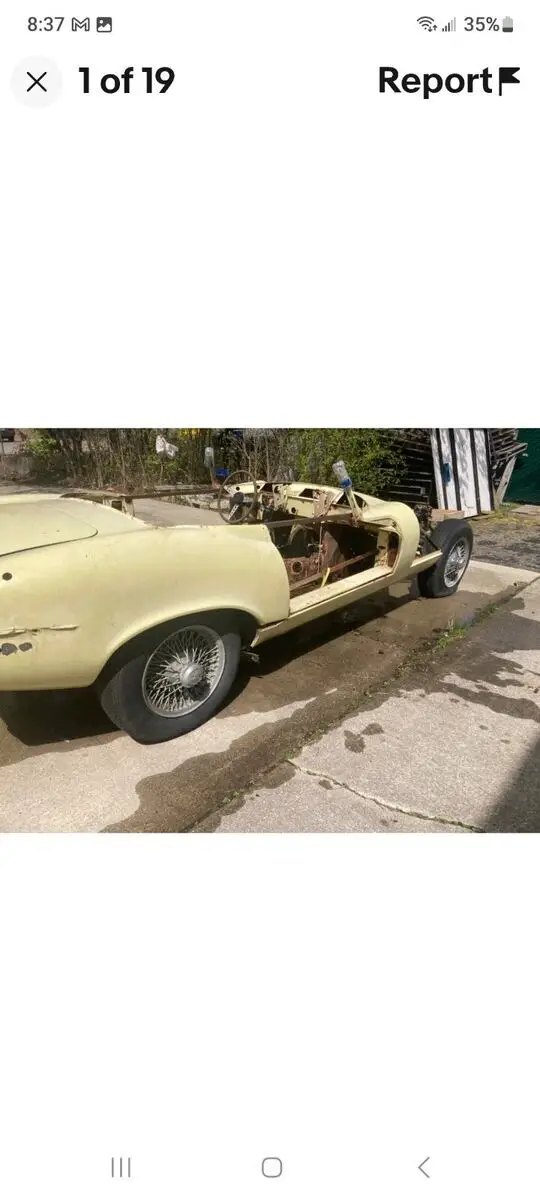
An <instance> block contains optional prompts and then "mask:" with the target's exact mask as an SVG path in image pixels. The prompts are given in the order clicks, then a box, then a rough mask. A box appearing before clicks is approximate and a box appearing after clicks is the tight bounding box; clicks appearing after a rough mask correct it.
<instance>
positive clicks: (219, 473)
mask: <svg viewBox="0 0 540 1200" xmlns="http://www.w3.org/2000/svg"><path fill="white" fill-rule="evenodd" d="M228 474H229V472H228V471H227V468H226V467H216V479H226V478H227V475H228Z"/></svg>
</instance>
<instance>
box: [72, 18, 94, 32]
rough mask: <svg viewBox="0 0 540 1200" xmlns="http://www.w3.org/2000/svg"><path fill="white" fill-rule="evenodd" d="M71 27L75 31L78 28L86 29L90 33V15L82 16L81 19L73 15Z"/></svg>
mask: <svg viewBox="0 0 540 1200" xmlns="http://www.w3.org/2000/svg"><path fill="white" fill-rule="evenodd" d="M71 28H72V30H73V32H74V33H76V31H77V29H84V30H85V31H86V33H90V17H82V18H81V20H79V18H78V17H72V18H71Z"/></svg>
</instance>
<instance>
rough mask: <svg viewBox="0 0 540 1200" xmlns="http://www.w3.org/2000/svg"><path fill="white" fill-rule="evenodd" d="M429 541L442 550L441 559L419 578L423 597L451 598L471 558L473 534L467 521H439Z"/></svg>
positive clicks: (419, 586) (422, 572) (421, 573)
mask: <svg viewBox="0 0 540 1200" xmlns="http://www.w3.org/2000/svg"><path fill="white" fill-rule="evenodd" d="M430 541H431V542H433V543H434V545H435V546H438V547H439V549H440V550H442V555H441V558H440V559H439V560H438V562H436V563H435V564H434V566H433V567H430V568H429V569H428V570H427V571H421V572H420V574H419V576H418V588H419V590H420V592H421V594H422V596H431V597H435V598H436V597H439V596H451V595H452V594H453V593H454V592H457V589H458V587H459V585H460V583H461V580H462V579H463V576H464V574H465V571H466V570H467V567H468V565H469V560H470V557H471V554H472V547H473V534H472V529H471V527H470V525H469V523H468V522H467V521H459V520H448V521H442V522H441V524H440V525H437V526H436V527H435V529H434V530H433V532H432V533H431V534H430Z"/></svg>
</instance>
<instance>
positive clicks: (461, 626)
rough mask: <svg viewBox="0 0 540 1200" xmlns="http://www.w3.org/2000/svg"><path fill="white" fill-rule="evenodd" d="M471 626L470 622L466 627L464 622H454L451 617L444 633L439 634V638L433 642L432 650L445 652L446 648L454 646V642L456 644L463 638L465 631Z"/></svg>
mask: <svg viewBox="0 0 540 1200" xmlns="http://www.w3.org/2000/svg"><path fill="white" fill-rule="evenodd" d="M471 624H472V622H469V624H468V625H467V624H465V622H464V621H456V620H454V618H453V617H452V618H451V620H450V621H449V622H448V625H447V626H446V629H445V631H444V633H443V634H441V636H440V638H438V639H437V641H436V642H435V646H434V649H435V650H447V649H448V646H452V645H453V644H454V642H457V641H459V639H460V638H464V637H465V634H466V632H467V630H468V629H469V628H470V625H471Z"/></svg>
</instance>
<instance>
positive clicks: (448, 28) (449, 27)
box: [441, 17, 457, 33]
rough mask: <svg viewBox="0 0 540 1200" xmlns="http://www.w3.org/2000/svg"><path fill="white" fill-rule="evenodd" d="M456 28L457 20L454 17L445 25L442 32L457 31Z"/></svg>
mask: <svg viewBox="0 0 540 1200" xmlns="http://www.w3.org/2000/svg"><path fill="white" fill-rule="evenodd" d="M456 29H457V21H456V18H455V17H452V20H451V21H449V22H448V24H447V25H443V27H442V30H441V33H455V32H456Z"/></svg>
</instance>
